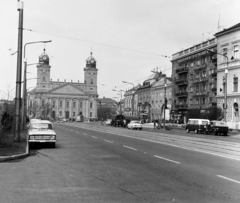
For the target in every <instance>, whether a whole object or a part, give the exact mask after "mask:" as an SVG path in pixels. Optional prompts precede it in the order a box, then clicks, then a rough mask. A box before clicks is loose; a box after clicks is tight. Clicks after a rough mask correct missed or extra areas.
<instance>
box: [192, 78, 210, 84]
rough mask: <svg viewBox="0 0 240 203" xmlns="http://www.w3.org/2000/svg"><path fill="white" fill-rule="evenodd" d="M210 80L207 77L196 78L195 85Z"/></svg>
mask: <svg viewBox="0 0 240 203" xmlns="http://www.w3.org/2000/svg"><path fill="white" fill-rule="evenodd" d="M208 80H209V79H208V78H207V77H201V78H195V79H194V81H193V83H201V82H207V81H208Z"/></svg>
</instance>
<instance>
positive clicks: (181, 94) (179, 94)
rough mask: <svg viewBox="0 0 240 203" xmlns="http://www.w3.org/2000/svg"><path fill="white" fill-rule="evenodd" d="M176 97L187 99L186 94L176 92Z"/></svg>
mask: <svg viewBox="0 0 240 203" xmlns="http://www.w3.org/2000/svg"><path fill="white" fill-rule="evenodd" d="M175 95H176V96H177V97H187V96H188V92H176V94H175Z"/></svg>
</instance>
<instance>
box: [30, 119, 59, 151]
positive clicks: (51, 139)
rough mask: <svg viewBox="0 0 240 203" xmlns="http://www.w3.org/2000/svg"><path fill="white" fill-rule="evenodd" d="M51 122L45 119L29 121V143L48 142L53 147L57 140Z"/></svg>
mask: <svg viewBox="0 0 240 203" xmlns="http://www.w3.org/2000/svg"><path fill="white" fill-rule="evenodd" d="M53 129H54V128H53V124H52V123H51V122H50V121H47V120H38V121H34V122H32V123H30V126H29V129H28V141H29V145H30V144H33V143H50V144H51V146H52V147H55V143H56V141H57V138H56V133H55V131H54V130H53Z"/></svg>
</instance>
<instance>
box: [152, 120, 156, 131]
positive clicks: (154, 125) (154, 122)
mask: <svg viewBox="0 0 240 203" xmlns="http://www.w3.org/2000/svg"><path fill="white" fill-rule="evenodd" d="M153 127H154V129H156V121H155V120H153Z"/></svg>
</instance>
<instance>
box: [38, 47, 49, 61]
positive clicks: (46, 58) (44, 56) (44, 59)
mask: <svg viewBox="0 0 240 203" xmlns="http://www.w3.org/2000/svg"><path fill="white" fill-rule="evenodd" d="M39 63H44V64H49V56H48V55H47V54H46V53H45V49H44V50H43V53H42V54H41V55H40V56H39Z"/></svg>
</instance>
